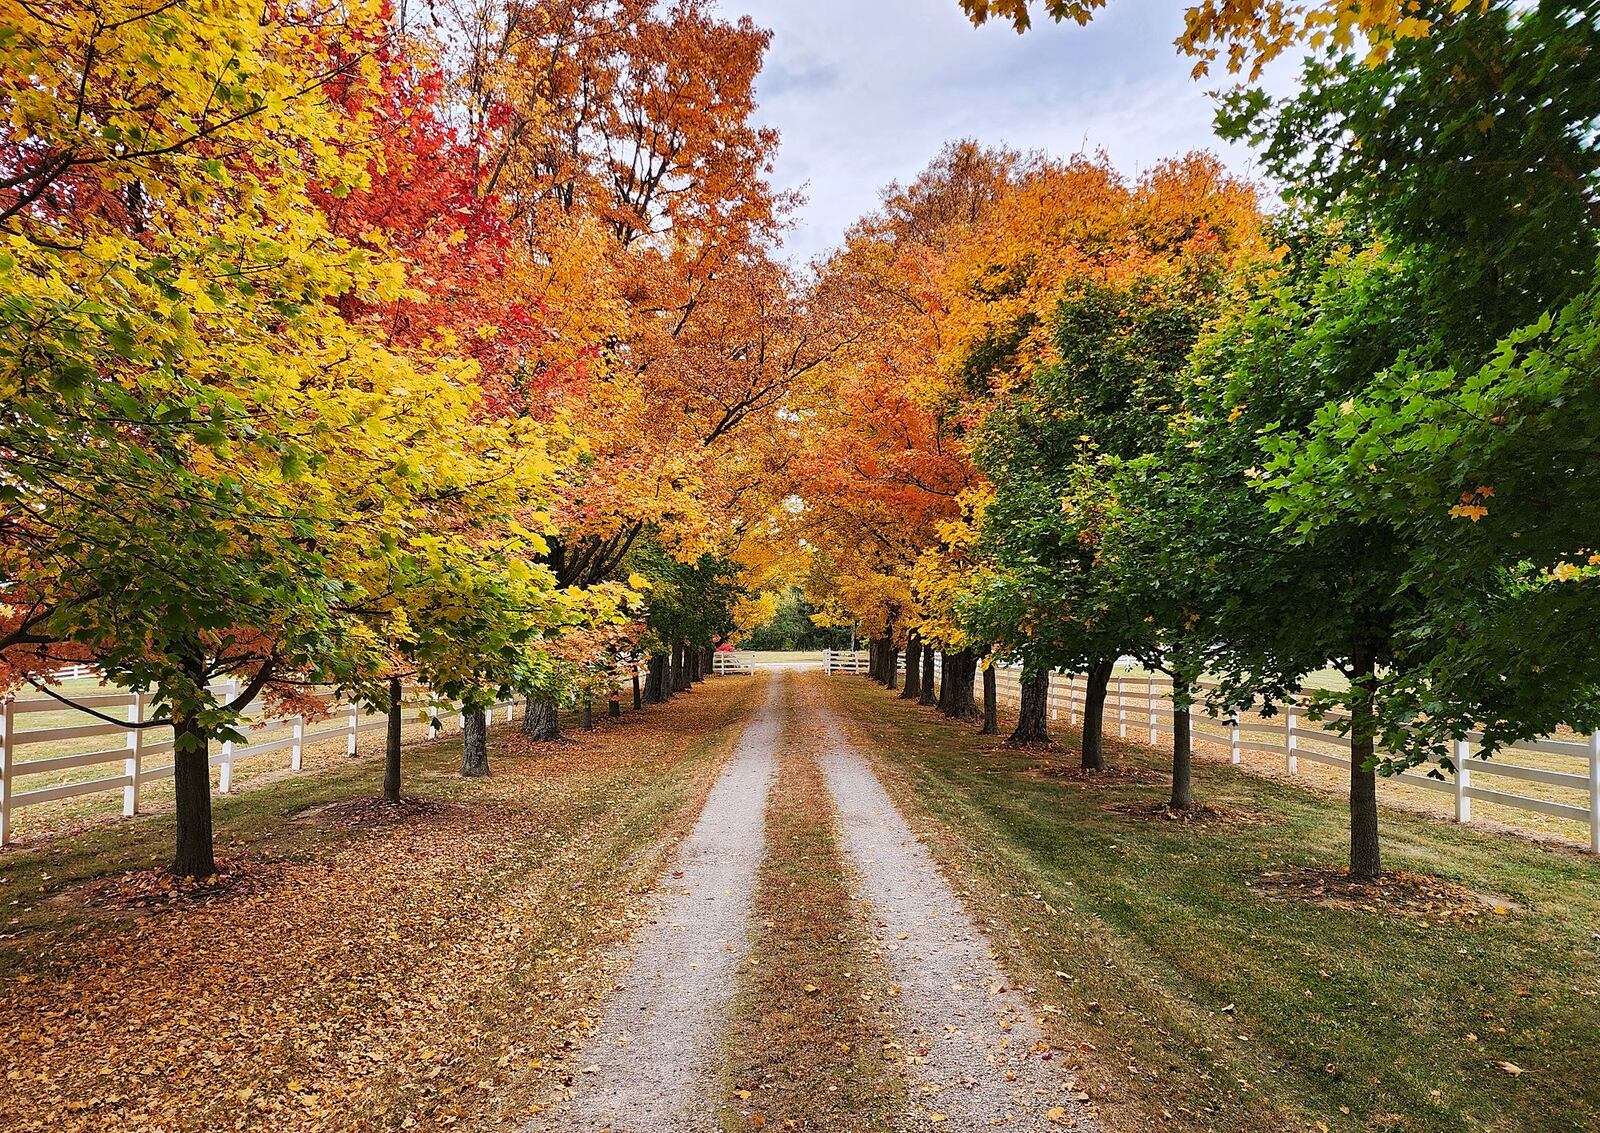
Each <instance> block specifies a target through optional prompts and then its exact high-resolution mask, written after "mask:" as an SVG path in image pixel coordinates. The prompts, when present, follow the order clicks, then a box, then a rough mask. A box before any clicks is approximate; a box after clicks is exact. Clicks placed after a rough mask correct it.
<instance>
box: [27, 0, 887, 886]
mask: <svg viewBox="0 0 1600 1133" xmlns="http://www.w3.org/2000/svg"><path fill="white" fill-rule="evenodd" d="M406 12H407V9H405V8H404V7H397V6H392V5H390V4H388V3H387V2H385V0H340V2H337V3H334V4H331V5H322V6H315V7H305V6H300V5H273V6H268V7H267V8H266V9H263V8H262V7H261V6H260V5H250V4H244V3H239V2H236V0H222V2H220V3H214V2H213V3H203V4H202V3H195V2H190V0H177V2H175V3H162V4H146V3H141V2H139V0H45V2H44V3H40V4H28V5H24V6H22V7H18V8H14V9H13V10H11V11H9V12H8V14H7V17H6V20H5V25H6V26H5V28H4V35H0V110H3V117H4V121H5V123H6V126H5V131H4V134H3V136H0V394H3V398H0V400H3V404H4V408H3V410H0V683H3V684H4V685H5V686H14V685H17V684H21V683H24V682H26V683H30V684H32V685H34V686H37V687H38V688H40V689H43V690H45V691H47V692H49V693H51V694H52V695H59V691H58V690H54V689H52V688H51V686H50V683H49V674H50V673H51V672H53V671H54V670H55V669H56V668H57V667H58V666H60V665H61V664H62V663H63V662H69V661H88V662H91V663H93V664H94V665H96V666H97V667H98V668H99V669H100V670H101V671H102V672H103V673H104V674H105V676H106V678H107V679H108V680H110V681H113V682H115V683H117V684H119V685H121V686H124V687H127V688H132V689H139V690H144V691H148V692H150V693H152V694H153V703H154V704H155V705H156V708H157V711H156V717H155V720H154V721H153V722H152V725H153V726H163V727H164V726H167V725H170V726H171V727H172V728H173V729H174V731H175V734H176V745H177V751H176V758H175V780H176V787H177V811H178V824H177V825H178V837H177V852H176V857H175V863H174V868H175V870H176V871H177V872H178V873H180V874H187V875H197V876H198V875H204V874H207V873H210V872H211V871H212V870H213V868H214V863H213V860H212V851H211V830H210V798H209V779H210V775H209V767H208V749H209V746H210V745H211V744H212V743H213V742H214V741H216V740H218V739H219V738H227V737H230V736H232V735H233V734H235V733H234V728H235V724H236V721H237V719H238V717H239V714H240V712H241V711H242V710H243V709H244V707H245V706H246V705H247V704H249V703H251V702H252V701H263V700H264V702H265V703H266V706H267V709H268V710H269V711H272V712H278V711H282V712H297V711H306V712H312V713H315V712H316V711H317V710H318V708H319V706H320V700H319V699H317V698H316V697H315V696H313V694H314V693H316V694H318V695H320V694H322V693H325V692H326V691H328V690H329V689H332V690H333V691H335V692H337V693H339V694H341V695H342V696H344V697H346V698H350V699H354V700H358V701H361V702H364V703H367V704H369V705H372V706H374V707H377V708H381V709H386V710H388V711H389V712H390V713H391V734H392V735H393V736H394V737H395V739H396V742H395V743H394V744H393V746H392V750H391V753H390V755H391V759H390V766H389V769H388V774H387V776H386V779H387V786H386V790H387V792H388V793H389V794H390V795H391V796H394V795H396V794H397V793H398V791H399V767H398V743H397V737H398V720H399V713H400V703H399V699H400V690H401V688H402V685H403V683H404V682H408V681H417V682H420V683H422V684H425V685H426V686H427V687H428V688H429V689H431V690H432V692H433V694H434V695H435V696H437V697H441V698H447V699H449V700H452V701H457V702H459V703H461V705H462V706H463V711H464V713H465V716H466V719H467V722H468V723H467V729H466V735H467V740H466V747H467V751H466V754H465V759H464V762H463V770H464V771H465V772H467V773H472V774H477V773H484V772H486V771H487V752H486V749H485V746H484V742H483V735H484V714H483V709H484V707H485V706H486V705H487V704H490V703H493V702H495V701H496V700H498V699H500V698H503V697H506V696H508V695H513V694H516V695H521V696H525V697H526V698H527V702H528V711H527V719H526V726H527V727H528V728H529V729H530V730H531V731H534V732H535V733H537V734H543V735H550V734H552V728H553V725H554V721H555V719H556V717H555V708H556V707H557V706H558V705H559V704H562V703H573V702H577V703H588V702H590V701H591V700H592V699H593V698H594V697H596V696H598V695H602V694H603V695H605V696H607V697H609V693H610V690H611V688H612V687H613V685H614V683H615V682H616V681H617V680H618V679H619V678H618V674H619V673H625V672H626V668H625V666H627V665H630V664H632V663H633V659H634V658H636V657H639V656H644V657H648V658H649V662H650V674H651V675H650V680H649V682H648V693H649V697H650V698H651V699H659V698H662V697H664V696H666V695H669V694H670V691H671V690H672V689H675V688H678V687H681V686H682V685H683V684H684V683H685V682H686V681H687V680H689V679H690V676H689V675H690V674H692V673H694V672H695V671H697V669H698V668H700V667H703V665H704V651H705V650H706V649H708V648H709V647H710V646H711V644H712V642H713V641H715V640H716V639H718V638H719V637H721V636H724V635H726V634H727V633H728V632H730V631H731V630H732V629H733V628H734V626H735V618H736V616H738V615H737V614H736V611H738V610H740V609H743V606H741V602H742V595H741V592H740V588H739V584H738V582H737V578H738V577H739V576H740V575H741V572H742V571H743V570H745V569H746V568H747V567H750V566H752V565H753V566H756V567H759V565H760V564H759V561H758V560H753V559H751V556H750V553H749V548H748V547H747V544H748V543H749V540H748V537H747V534H748V532H749V531H750V530H751V528H752V527H753V526H755V525H756V523H757V521H758V519H759V517H761V516H763V515H764V514H765V513H766V512H767V510H768V509H769V508H770V507H771V505H772V502H773V501H772V498H771V496H770V494H769V490H768V488H767V485H769V484H770V483H772V482H773V474H774V472H775V471H776V470H778V469H780V468H781V467H782V466H783V463H784V461H785V460H786V453H787V449H788V447H789V439H790V433H791V430H792V427H793V426H792V422H791V421H789V420H787V419H786V418H784V417H783V416H781V415H780V414H779V413H778V412H777V409H778V407H779V406H780V405H781V404H782V403H783V402H784V400H785V399H786V398H787V397H788V396H789V392H790V390H791V388H792V387H793V386H795V385H796V384H798V383H802V382H804V381H805V380H806V377H807V375H808V374H809V373H810V372H811V371H812V370H814V369H815V368H816V367H817V366H819V365H820V364H821V363H822V362H824V361H825V360H826V359H828V358H829V357H831V356H832V355H833V354H834V353H835V352H836V351H837V350H838V349H839V348H840V346H841V345H842V344H843V343H845V342H847V341H849V339H850V337H851V336H852V335H853V334H854V333H855V328H854V324H853V323H852V322H851V321H850V319H849V318H848V317H847V314H848V313H847V312H844V311H843V310H842V309H841V308H840V307H838V305H837V304H836V303H835V302H834V301H833V300H832V298H831V297H830V296H829V294H828V293H827V292H826V290H825V289H822V288H818V287H815V286H813V285H812V284H811V283H810V282H809V281H803V280H800V279H797V278H795V277H794V275H793V274H792V273H791V272H790V271H789V270H788V269H787V268H786V267H785V266H783V265H782V264H781V263H779V262H778V261H777V260H776V259H775V257H774V255H773V240H774V235H775V233H776V232H777V230H778V227H779V226H780V225H781V223H782V222H783V217H784V215H785V213H786V212H787V210H788V209H789V208H791V207H792V205H793V201H792V200H791V199H789V198H787V197H786V196H785V195H784V194H781V193H778V192H776V191H774V190H773V189H772V187H771V186H770V184H769V182H768V180H767V173H768V169H769V167H770V164H771V158H772V153H773V151H774V147H775V146H776V142H777V139H776V137H775V135H773V134H772V133H771V132H770V131H767V130H764V129H762V128H759V127H757V126H756V125H754V124H753V123H752V121H751V114H752V111H753V106H754V103H753V94H752V92H753V84H754V81H755V77H756V75H757V73H758V71H759V69H760V66H761V60H762V56H763V53H764V51H765V48H766V44H767V35H766V33H765V32H763V31H761V30H760V29H758V28H756V27H754V26H753V25H752V24H751V23H750V22H749V21H748V20H739V21H729V20H724V19H721V18H719V17H717V16H715V15H713V14H712V13H711V12H710V11H709V10H708V9H707V7H706V6H705V5H704V4H702V3H700V2H698V0H684V2H682V3H678V4H674V5H672V6H662V5H657V4H653V3H648V2H645V0H541V2H540V3H537V4H533V5H528V4H521V3H498V2H491V3H487V4H474V5H450V4H445V5H441V6H437V7H435V8H430V10H429V15H430V21H429V24H428V26H427V27H421V28H419V27H415V26H412V25H410V24H408V22H407V21H406V18H405V15H406ZM746 612H748V611H746ZM224 682H232V683H231V684H229V685H228V686H227V687H233V686H234V685H236V687H237V688H238V689H239V691H238V694H237V695H236V696H225V695H224V694H221V693H219V692H218V691H217V690H218V689H219V687H224ZM643 691H644V690H641V695H643ZM89 710H90V711H92V708H91V709H89Z"/></svg>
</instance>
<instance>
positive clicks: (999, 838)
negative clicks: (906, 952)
mask: <svg viewBox="0 0 1600 1133" xmlns="http://www.w3.org/2000/svg"><path fill="white" fill-rule="evenodd" d="M830 688H831V689H833V690H834V695H835V696H836V698H837V699H838V701H839V702H840V706H841V707H842V708H844V709H846V710H847V711H848V712H849V713H850V716H851V719H852V727H853V728H854V729H856V731H857V739H858V740H859V741H860V742H861V743H862V744H863V746H864V748H865V749H866V750H868V751H870V752H871V753H873V755H874V757H875V760H876V762H877V765H878V766H879V768H880V771H881V772H882V773H883V774H884V775H885V777H886V779H887V780H888V782H889V785H890V789H891V791H892V792H894V793H895V794H896V796H897V798H898V799H899V801H900V802H901V803H902V805H903V806H905V807H906V808H907V810H908V811H909V812H910V813H911V815H912V816H913V822H914V824H915V825H917V827H918V829H919V831H920V832H922V833H923V834H925V836H926V837H927V838H928V840H929V842H930V844H931V845H932V846H933V847H934V849H935V851H936V852H937V853H938V855H939V857H940V860H941V862H943V863H944V865H945V868H946V869H947V870H948V871H949V873H950V875H951V879H952V881H954V882H955V883H956V884H957V888H958V889H963V890H965V891H966V895H967V897H968V899H969V901H970V902H971V904H972V906H973V907H974V908H975V909H976V910H977V911H979V912H980V913H983V914H986V915H987V917H988V918H989V920H990V922H991V928H992V929H993V930H994V939H995V943H996V947H997V948H998V949H999V950H1000V952H1001V955H1002V958H1003V959H1004V960H1005V961H1006V962H1007V963H1009V964H1010V965H1011V966H1012V970H1013V972H1014V973H1015V974H1017V975H1018V976H1021V977H1026V978H1027V979H1028V980H1029V981H1030V982H1031V983H1032V984H1033V985H1034V986H1035V989H1036V991H1035V999H1036V1002H1040V1003H1041V1004H1042V1005H1044V1009H1045V1015H1046V1018H1047V1019H1048V1020H1049V1021H1050V1023H1051V1025H1052V1028H1053V1032H1054V1035H1055V1038H1056V1040H1057V1041H1058V1042H1059V1044H1060V1045H1061V1046H1062V1048H1063V1050H1064V1051H1066V1052H1068V1053H1069V1054H1072V1055H1073V1057H1075V1058H1076V1060H1077V1061H1078V1062H1079V1063H1080V1064H1081V1070H1082V1074H1081V1076H1082V1078H1083V1079H1084V1081H1085V1083H1086V1088H1087V1089H1088V1090H1089V1092H1090V1093H1091V1094H1092V1095H1093V1097H1094V1100H1095V1103H1096V1105H1097V1107H1098V1108H1099V1109H1100V1111H1101V1113H1102V1115H1103V1118H1104V1120H1105V1123H1106V1125H1107V1127H1108V1128H1109V1129H1111V1130H1113V1131H1118V1130H1131V1129H1147V1128H1148V1129H1217V1130H1230V1131H1239V1133H1244V1131H1246V1130H1250V1131H1255V1130H1267V1129H1312V1130H1324V1129H1326V1130H1394V1131H1405V1133H1423V1131H1434V1133H1458V1131H1461V1130H1550V1131H1556V1130H1562V1131H1573V1130H1587V1129H1597V1128H1600V862H1596V861H1595V859H1593V858H1590V857H1586V856H1583V855H1580V854H1578V853H1575V852H1569V851H1566V850H1562V849H1555V848H1547V847H1541V846H1537V845H1533V844H1530V843H1527V842H1523V841H1519V840H1516V839H1513V838H1508V837H1505V836H1502V835H1494V834H1486V833H1479V832H1475V831H1472V830H1470V829H1462V828H1459V827H1456V826H1454V825H1452V824H1449V823H1444V822H1438V821H1434V820H1430V819H1427V818H1422V817H1419V816H1415V815H1411V814H1405V813H1400V812H1396V811H1393V810H1386V811H1385V813H1384V816H1383V818H1384V824H1385V829H1384V845H1385V851H1386V855H1387V857H1386V865H1387V866H1388V867H1389V868H1390V869H1394V870H1401V871H1408V872H1411V873H1416V874H1423V875H1432V876H1436V877H1437V878H1440V879H1445V880H1446V881H1448V882H1451V883H1454V884H1455V885H1456V886H1459V887H1461V888H1462V889H1463V890H1465V891H1469V892H1470V895H1469V896H1468V897H1467V899H1465V900H1454V899H1449V900H1440V901H1435V902H1433V903H1431V904H1422V905H1419V906H1416V907H1408V908H1405V909H1401V910H1396V909H1393V908H1386V907H1384V906H1382V905H1379V904H1373V903H1371V902H1366V901H1362V900H1358V901H1356V902H1352V903H1347V904H1333V903H1330V902H1326V901H1319V900H1315V899H1311V898H1308V897H1305V896H1296V897H1282V896H1274V895H1272V894H1271V893H1269V892H1267V890H1268V889H1270V887H1271V883H1272V881H1273V880H1274V878H1273V875H1279V876H1281V875H1283V874H1284V873H1285V872H1286V871H1292V870H1294V869H1296V868H1298V867H1301V866H1306V865H1313V864H1321V865H1330V864H1331V865H1338V864H1340V863H1342V862H1343V861H1344V857H1345V852H1346V842H1345V837H1346V835H1345V827H1344V817H1343V814H1342V810H1341V805H1340V803H1339V802H1336V801H1333V800H1330V799H1329V797H1328V796H1326V795H1323V794H1319V793H1316V792H1313V791H1308V790H1306V789H1305V788H1303V787H1298V786H1292V785H1287V784H1282V783H1275V782H1271V781H1267V780H1263V779H1261V778H1259V777H1256V776H1252V775H1250V774H1247V773H1242V772H1239V771H1236V770H1234V769H1233V768H1231V767H1228V766H1226V765H1217V764H1214V763H1203V764H1201V765H1200V766H1199V767H1198V768H1197V770H1196V794H1197V798H1199V799H1200V800H1202V801H1205V802H1208V803H1212V804H1217V805H1218V806H1219V807H1221V808H1224V820H1222V821H1217V822H1212V823H1203V824H1193V825H1191V824H1179V823H1174V822H1170V821H1167V820H1165V819H1152V818H1145V817H1135V816H1130V815H1124V814H1121V813H1118V812H1116V811H1114V810H1113V809H1112V808H1113V807H1115V806H1118V805H1127V804H1141V803H1149V802H1156V801H1158V800H1160V799H1163V798H1164V797H1165V793H1166V784H1165V778H1164V772H1165V770H1166V769H1165V768H1164V767H1163V766H1162V765H1161V763H1160V761H1159V757H1158V756H1157V755H1156V754H1155V753H1152V752H1148V751H1145V750H1142V749H1140V748H1138V747H1136V746H1133V745H1128V746H1119V745H1117V744H1116V742H1115V741H1114V740H1113V741H1110V742H1109V743H1108V748H1109V753H1110V755H1111V757H1112V760H1113V763H1114V765H1115V767H1116V770H1115V771H1113V773H1111V774H1108V775H1106V776H1103V777H1101V778H1099V779H1097V780H1095V781H1092V782H1083V781H1081V780H1080V779H1079V778H1078V777H1077V776H1075V775H1074V774H1073V773H1072V770H1071V769H1072V768H1073V767H1074V766H1075V765H1076V763H1077V751H1076V746H1077V736H1076V734H1075V733H1074V732H1071V731H1067V730H1064V729H1063V730H1061V731H1059V732H1058V734H1057V736H1056V738H1057V740H1058V741H1060V742H1061V743H1062V750H1061V751H1059V752H1056V753H1037V752H1032V753H1030V752H1014V751H1008V750H1006V749H1004V748H1002V747H1000V746H999V745H997V744H996V743H993V742H991V741H989V740H987V739H985V738H983V737H979V736H978V735H976V734H975V730H974V729H971V728H968V727H964V726H952V725H951V724H949V723H948V722H946V721H943V720H940V719H939V718H937V717H935V716H933V715H932V714H931V712H930V711H929V710H927V709H919V708H916V707H915V706H907V705H905V704H904V703H903V702H900V701H896V700H894V699H893V698H892V696H891V695H890V694H888V693H886V692H885V691H884V690H882V689H880V688H878V687H877V686H875V685H872V684H870V683H868V682H867V681H866V680H864V679H861V678H850V677H841V678H834V681H833V683H831V684H830ZM1363 905H1367V906H1369V907H1363Z"/></svg>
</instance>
